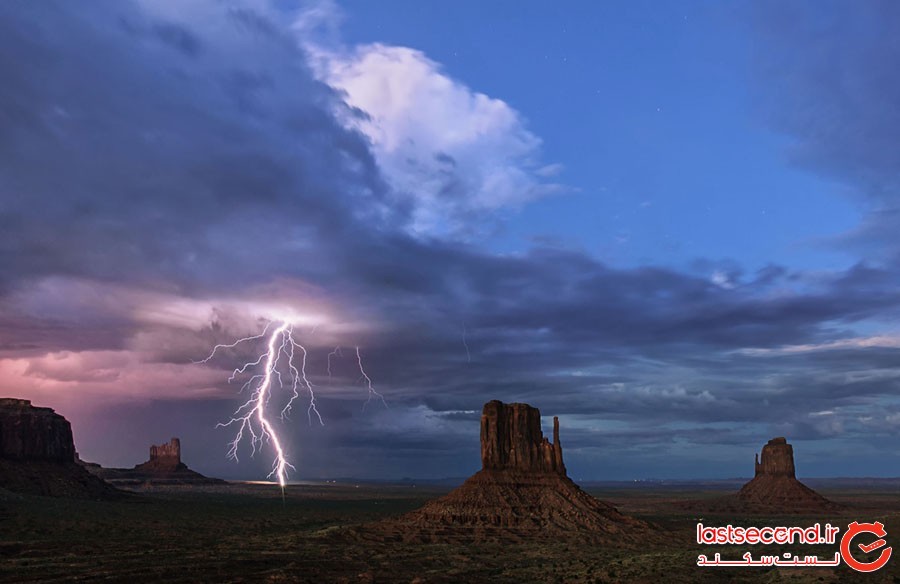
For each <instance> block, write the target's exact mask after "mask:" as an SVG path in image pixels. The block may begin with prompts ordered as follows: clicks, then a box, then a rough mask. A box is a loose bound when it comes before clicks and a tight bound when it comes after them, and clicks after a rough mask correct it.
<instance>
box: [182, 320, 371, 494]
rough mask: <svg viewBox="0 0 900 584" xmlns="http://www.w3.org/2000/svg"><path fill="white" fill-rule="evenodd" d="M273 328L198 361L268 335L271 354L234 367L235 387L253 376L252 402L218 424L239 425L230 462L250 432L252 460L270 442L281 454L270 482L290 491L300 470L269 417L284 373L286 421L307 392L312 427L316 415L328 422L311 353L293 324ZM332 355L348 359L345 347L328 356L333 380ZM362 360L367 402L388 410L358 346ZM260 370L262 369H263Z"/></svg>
mask: <svg viewBox="0 0 900 584" xmlns="http://www.w3.org/2000/svg"><path fill="white" fill-rule="evenodd" d="M272 325H273V322H269V323H268V324H266V327H265V329H263V332H262V333H260V334H258V335H254V336H249V337H244V338H241V339H238V340H237V341H235V342H233V343H230V344H220V345H216V346H215V347H213V349H212V351H211V352H210V354H209V355H207V357H206V358H205V359H203V360H201V361H195V363H198V364H199V363H206V362H208V361H209V360H210V359H212V358H213V357H214V356H215V355H216V353H217V351H219V350H220V349H233V348H235V347H237V346H238V345H240V344H242V343H246V342H251V341H256V340H259V339H262V338H265V337H266V336H267V335H268V341H267V342H266V351H265V352H263V353H262V354H260V355H259V357H257V358H256V359H255V360H253V361H248V362H247V363H244V364H243V365H241V366H240V367H238V368H236V369H234V370H233V371H232V372H231V376H230V377H229V378H228V381H229V383H230V382H232V381H234V380H235V379H236V378H237V377H238V376H241V375H244V374H248V373H251V375H250V377H249V379H247V381H246V382H245V383H244V384H243V385H242V386H241V389H240V392H241V393H243V392H244V390H246V389H248V388H250V389H251V392H250V396H249V397H248V399H247V401H246V402H244V403H243V404H242V405H241V406H240V407H238V408H237V409H236V410H235V411H234V413H233V414H232V417H231V419H230V420H228V421H227V422H222V423H219V424H216V427H217V428H220V427H227V426H236V427H237V434H236V435H235V438H234V440H233V441H231V442H230V443H229V444H228V454H227V455H228V457H229V458H231V459H233V460H235V461H236V460H238V446H239V445H240V444H241V442H242V441H243V440H244V438H245V436H246V435H248V434H249V440H250V449H251V451H250V455H251V456H253V455H255V454H256V452H257V451H261V450H262V448H263V446H264V445H265V444H271V445H272V447H273V449H274V451H275V460H274V461H273V463H272V471H271V472H270V473H269V474H268V477H267V478H272V477H274V478H275V479H276V480H277V481H278V484H279V485H281V488H282V489H284V486H285V484H286V482H287V474H288V469H290V470H296V469H295V468H294V466H292V465H291V464H290V463H289V462H288V460H287V457H286V456H285V453H284V447H283V445H282V442H281V439H279V437H278V434H277V433H276V432H275V429H274V428H273V426H272V423H271V421H270V419H269V417H267V413H266V411H267V406H268V404H269V399H270V398H271V396H272V390H273V386H274V385H275V383H276V380H277V384H278V385H277V387H278V388H280V389H284V388H285V380H284V379H283V377H282V374H284V375H285V376H287V377H288V385H289V388H290V392H291V393H290V397H289V398H288V400H287V403H286V405H285V406H284V407H283V408H282V409H281V414H280V417H281V419H282V420H284V419H286V418H287V417H288V416H289V415H290V413H291V409H292V406H293V405H294V401H295V400H297V398H299V397H300V393H301V391H303V390H305V391H306V392H307V393H308V394H309V406H308V407H307V411H306V413H307V417H308V418H309V422H310V423H312V420H313V416H315V418H316V420H318V422H319V424H321V425H323V426H324V425H325V422H324V421H323V420H322V415H321V414H320V413H319V410H318V408H317V407H316V394H315V390H314V389H313V387H314V386H313V384H312V383H311V382H310V381H309V378H308V377H307V373H306V363H307V357H308V356H309V353H308V352H307V350H306V348H305V347H304V346H303V345H302V344H300V343H298V342H297V340H296V339H295V337H294V328H293V325H292V324H291V323H290V322H282V323H281V324H280V325H279V326H278V327H276V328H275V329H274V330H273V331H272V332H271V333H270V332H269V329H270V328H271V327H272ZM332 357H343V353H342V352H341V347H339V346H338V347H335V349H334V351H332V352H331V353H329V354H328V358H327V370H328V377H329V378H331V373H332V371H331V360H332ZM282 361H283V362H282ZM356 361H357V364H358V366H359V371H360V373H361V375H362V377H360V379H364V380H365V383H366V385H367V388H368V392H369V398H368V399H367V400H366V404H368V403H369V402H370V401H371V400H372V399H373V398H376V397H377V398H378V399H380V400H381V402H382V403H383V404H384V406H385V407H387V403H386V402H385V401H384V397H383V396H382V395H381V394H380V393H379V392H377V391H375V389H374V387H373V384H372V380H371V379H370V378H369V376H368V374H367V373H366V371H365V369H364V368H363V362H362V355H361V354H360V350H359V347H356ZM259 368H261V370H260V369H259ZM256 371H259V372H256ZM366 404H364V405H363V410H365V405H366Z"/></svg>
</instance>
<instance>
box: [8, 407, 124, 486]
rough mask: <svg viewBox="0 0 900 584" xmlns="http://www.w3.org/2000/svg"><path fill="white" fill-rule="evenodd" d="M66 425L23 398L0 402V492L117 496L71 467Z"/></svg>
mask: <svg viewBox="0 0 900 584" xmlns="http://www.w3.org/2000/svg"><path fill="white" fill-rule="evenodd" d="M76 457H77V455H76V454H75V442H74V440H73V439H72V425H71V424H69V421H68V420H66V419H65V418H64V417H63V416H61V415H59V414H57V413H56V412H54V411H53V410H52V409H51V408H41V407H36V406H33V405H31V402H30V401H29V400H27V399H16V398H0V491H2V490H3V489H5V490H8V491H13V492H16V493H25V494H29V495H42V496H50V497H76V498H88V499H107V498H115V497H118V496H119V495H120V493H119V492H118V491H117V490H116V489H114V488H112V487H111V486H109V485H108V484H106V483H104V482H103V481H102V480H100V479H99V478H97V477H95V476H93V475H92V474H90V473H89V472H88V471H87V470H85V468H84V467H82V466H80V465H79V464H77V463H76Z"/></svg>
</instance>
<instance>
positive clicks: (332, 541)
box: [0, 480, 900, 582]
mask: <svg viewBox="0 0 900 584" xmlns="http://www.w3.org/2000/svg"><path fill="white" fill-rule="evenodd" d="M812 484H813V485H814V486H815V487H816V488H817V490H818V491H819V492H821V493H822V494H824V495H825V496H827V497H828V498H829V499H831V500H833V501H835V502H837V503H840V504H843V505H845V506H846V507H845V508H844V509H841V510H840V511H838V512H834V513H831V514H829V515H828V516H825V515H823V514H821V513H819V514H816V515H813V516H804V515H800V516H797V515H794V516H787V517H777V516H767V517H763V516H739V515H735V514H734V513H731V514H729V513H720V514H710V513H702V514H701V513H698V512H695V511H692V510H691V509H690V508H689V507H690V506H688V508H685V507H684V506H683V505H677V504H675V503H676V502H678V501H684V500H694V501H698V502H702V500H711V499H713V498H715V497H718V496H721V495H724V494H726V493H729V492H734V490H735V488H734V485H730V484H725V483H716V484H702V483H694V484H682V485H673V484H659V483H649V484H637V485H633V486H631V485H628V484H627V483H623V484H606V485H600V486H596V485H595V486H593V487H591V486H590V485H588V486H586V488H585V490H587V491H588V492H590V493H591V494H593V495H595V496H597V497H599V498H601V499H603V500H606V501H609V502H612V503H613V504H615V505H616V506H617V507H618V508H619V509H620V510H621V511H623V512H625V513H628V514H630V515H632V516H634V517H636V518H639V519H642V520H644V521H647V522H650V523H651V524H653V525H654V526H655V527H656V528H658V530H659V533H660V534H661V535H662V537H660V538H659V539H658V540H654V541H648V542H647V543H646V544H627V545H622V546H615V545H598V544H591V543H586V542H580V541H579V540H577V539H575V540H569V541H553V540H541V541H519V542H514V543H510V542H480V543H477V544H472V543H466V542H456V543H453V542H444V543H404V542H401V541H392V540H391V538H378V537H373V536H371V534H366V533H365V532H360V530H359V529H358V528H357V527H356V526H359V525H362V524H366V523H370V522H372V521H377V520H380V519H384V518H389V517H394V516H397V515H400V514H402V513H404V512H407V511H410V510H413V509H416V508H418V507H420V506H421V505H422V504H423V503H425V502H426V501H427V500H429V499H433V498H435V497H437V496H439V495H442V494H444V493H446V492H447V491H449V490H450V488H449V487H446V488H444V487H436V486H422V485H416V486H413V485H411V484H403V485H384V484H362V483H361V484H358V485H357V484H353V483H334V484H332V483H319V484H304V485H290V486H288V488H287V489H286V492H285V495H284V498H283V499H282V495H281V491H280V489H278V487H277V486H274V485H270V484H251V483H230V484H227V485H218V486H217V485H204V486H184V485H182V486H174V485H173V486H152V487H150V486H140V485H138V486H132V487H130V494H128V495H127V496H125V497H124V498H122V499H120V500H115V501H86V500H76V499H54V498H47V497H37V496H27V495H19V494H14V493H10V492H8V491H2V490H0V581H3V582H58V581H75V580H100V581H103V580H106V581H123V580H124V581H129V582H151V581H166V582H198V581H206V582H213V581H231V582H659V581H662V580H665V581H666V582H720V581H721V582H727V581H735V582H782V581H783V582H845V581H846V582H853V581H860V582H900V558H892V560H891V561H890V562H889V563H888V565H887V566H886V567H885V568H884V569H882V570H880V571H878V572H876V573H873V574H867V575H862V574H857V573H855V572H853V571H852V570H850V569H849V568H848V567H847V566H845V565H842V566H840V567H838V568H805V567H804V568H787V567H781V568H772V567H767V568H762V567H754V568H748V567H744V568H721V567H719V568H711V567H706V568H701V567H698V566H697V565H696V560H697V556H698V554H709V555H710V557H711V556H712V554H714V553H715V552H717V551H718V552H720V553H721V554H722V556H723V557H726V556H727V557H728V558H730V559H739V558H740V557H741V555H742V554H743V553H744V552H745V551H752V552H753V553H754V554H757V553H767V554H775V553H779V552H781V551H786V552H792V553H796V554H801V553H802V554H813V553H815V554H818V555H819V556H820V557H823V558H824V557H830V556H831V555H833V553H834V551H835V550H836V546H797V545H795V546H785V547H784V548H779V547H778V546H764V547H761V546H755V547H753V546H716V547H713V546H700V545H698V544H696V543H695V530H696V524H697V521H698V520H699V519H701V518H702V519H703V521H704V523H705V524H708V525H726V524H728V523H731V524H734V525H745V526H746V525H798V526H807V525H811V524H812V523H815V522H817V521H818V522H823V523H824V522H825V521H831V522H832V524H834V525H839V526H841V527H842V529H845V528H846V525H847V524H848V523H850V522H851V521H853V520H859V521H876V520H877V521H882V522H883V523H884V524H885V526H886V529H887V532H888V534H889V535H888V539H889V541H891V540H892V541H897V540H896V539H892V538H891V534H900V487H898V482H897V481H887V480H885V481H870V482H858V481H857V482H853V483H841V482H823V483H812ZM699 507H702V505H699ZM801 548H803V549H801Z"/></svg>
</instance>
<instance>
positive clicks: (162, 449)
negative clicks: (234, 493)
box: [87, 438, 225, 485]
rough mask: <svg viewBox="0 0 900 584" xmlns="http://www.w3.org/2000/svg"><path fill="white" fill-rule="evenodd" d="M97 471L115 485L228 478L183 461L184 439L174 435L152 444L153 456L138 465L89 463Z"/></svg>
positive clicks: (206, 480) (94, 472)
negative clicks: (161, 442)
mask: <svg viewBox="0 0 900 584" xmlns="http://www.w3.org/2000/svg"><path fill="white" fill-rule="evenodd" d="M87 467H88V470H89V471H90V472H92V473H93V474H95V475H97V476H99V477H101V478H103V479H105V480H107V481H109V482H111V483H113V484H115V485H129V484H157V485H165V484H224V483H225V481H223V480H221V479H215V478H210V477H206V476H203V475H202V474H200V473H198V472H195V471H193V470H191V469H189V468H188V467H187V465H186V464H184V463H183V462H181V440H179V439H178V438H172V439H171V440H170V441H169V442H168V443H166V444H160V445H155V444H154V445H151V446H150V458H149V459H148V460H147V461H146V462H142V463H141V464H138V465H135V467H134V468H103V467H101V466H99V465H96V464H88V465H87Z"/></svg>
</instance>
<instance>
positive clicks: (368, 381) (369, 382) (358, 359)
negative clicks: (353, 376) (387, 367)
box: [356, 347, 387, 411]
mask: <svg viewBox="0 0 900 584" xmlns="http://www.w3.org/2000/svg"><path fill="white" fill-rule="evenodd" d="M356 362H357V363H359V372H360V373H361V374H362V378H363V379H365V380H366V385H367V386H368V389H369V399H367V400H366V403H364V404H363V411H366V406H367V405H369V402H370V401H372V398H373V397H377V398H378V399H380V400H381V403H382V404H384V407H387V402H385V401H384V396H383V395H381V394H380V393H378V392H377V391H375V388H373V387H372V380H371V379H369V376H368V374H366V370H365V369H363V363H362V355H360V354H359V347H356Z"/></svg>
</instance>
